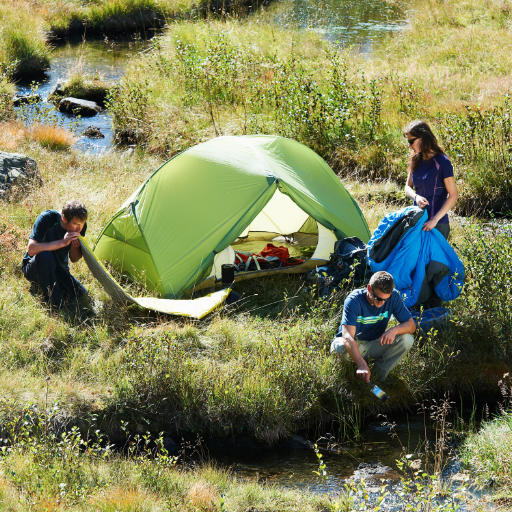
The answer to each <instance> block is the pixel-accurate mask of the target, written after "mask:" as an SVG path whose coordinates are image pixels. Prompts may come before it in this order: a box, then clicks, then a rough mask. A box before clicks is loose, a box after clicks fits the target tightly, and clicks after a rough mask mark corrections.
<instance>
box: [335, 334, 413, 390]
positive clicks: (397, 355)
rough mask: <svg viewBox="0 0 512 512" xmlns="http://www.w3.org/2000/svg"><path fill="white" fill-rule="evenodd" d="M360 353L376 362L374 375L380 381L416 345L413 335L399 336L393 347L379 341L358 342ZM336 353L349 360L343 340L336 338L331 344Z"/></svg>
mask: <svg viewBox="0 0 512 512" xmlns="http://www.w3.org/2000/svg"><path fill="white" fill-rule="evenodd" d="M356 341H357V346H358V347H359V352H361V355H362V356H363V357H364V358H366V357H369V358H371V359H374V360H375V367H374V369H373V373H374V374H375V376H376V377H377V379H379V380H384V379H385V378H386V377H387V376H388V374H389V372H390V371H391V370H392V369H393V368H394V367H395V366H396V365H397V364H398V363H399V361H400V359H401V358H402V357H403V356H404V355H405V354H407V352H409V350H410V349H411V347H412V344H413V343H414V336H413V335H412V334H399V335H398V336H397V337H396V338H395V341H393V343H392V344H391V345H381V344H380V342H379V340H378V339H376V340H371V341H364V340H357V339H356ZM334 352H336V353H337V354H340V355H342V356H344V357H346V358H348V359H350V356H349V354H348V352H347V350H346V349H345V344H344V343H343V338H334V340H333V341H332V343H331V354H332V353H334Z"/></svg>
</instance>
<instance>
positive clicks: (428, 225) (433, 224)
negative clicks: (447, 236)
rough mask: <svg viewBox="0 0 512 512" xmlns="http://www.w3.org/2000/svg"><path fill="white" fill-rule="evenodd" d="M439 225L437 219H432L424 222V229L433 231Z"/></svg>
mask: <svg viewBox="0 0 512 512" xmlns="http://www.w3.org/2000/svg"><path fill="white" fill-rule="evenodd" d="M436 226H437V220H434V219H430V220H427V222H425V224H423V231H432V230H433V229H434V228H435V227H436Z"/></svg>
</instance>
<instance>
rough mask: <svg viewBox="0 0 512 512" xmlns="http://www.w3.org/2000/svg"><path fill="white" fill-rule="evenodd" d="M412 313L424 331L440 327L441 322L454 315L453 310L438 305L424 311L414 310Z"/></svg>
mask: <svg viewBox="0 0 512 512" xmlns="http://www.w3.org/2000/svg"><path fill="white" fill-rule="evenodd" d="M411 315H412V317H413V319H414V321H415V322H416V325H417V326H418V327H419V328H420V329H421V330H422V331H423V332H428V331H430V329H432V327H439V326H440V324H443V323H444V322H447V321H448V320H449V319H450V318H451V317H452V312H451V310H449V309H448V308H444V307H442V306H437V307H435V308H430V309H424V310H423V311H420V310H413V311H411Z"/></svg>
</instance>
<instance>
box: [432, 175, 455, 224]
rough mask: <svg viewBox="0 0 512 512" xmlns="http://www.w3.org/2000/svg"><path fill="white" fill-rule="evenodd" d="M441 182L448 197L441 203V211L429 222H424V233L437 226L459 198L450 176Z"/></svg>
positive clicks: (453, 179) (452, 178)
mask: <svg viewBox="0 0 512 512" xmlns="http://www.w3.org/2000/svg"><path fill="white" fill-rule="evenodd" d="M443 182H444V186H445V187H446V190H447V192H448V197H447V198H446V201H445V202H444V203H443V206H441V209H440V210H439V211H438V212H437V213H436V214H435V215H434V216H433V217H432V218H431V219H430V220H429V221H427V222H425V224H424V225H423V230H424V231H430V230H431V229H434V228H435V227H436V226H437V223H438V222H439V221H440V220H441V219H442V218H443V217H444V216H445V215H446V214H447V213H448V212H449V211H450V210H451V209H452V208H453V207H454V206H455V203H456V202H457V199H458V198H459V193H458V191H457V185H456V183H455V178H454V177H453V176H450V177H449V178H444V180H443Z"/></svg>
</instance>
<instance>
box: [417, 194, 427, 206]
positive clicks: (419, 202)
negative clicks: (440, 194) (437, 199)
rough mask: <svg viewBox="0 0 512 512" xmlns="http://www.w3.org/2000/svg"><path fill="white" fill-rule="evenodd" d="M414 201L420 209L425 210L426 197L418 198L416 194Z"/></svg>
mask: <svg viewBox="0 0 512 512" xmlns="http://www.w3.org/2000/svg"><path fill="white" fill-rule="evenodd" d="M414 200H415V201H416V204H417V205H418V206H419V207H420V208H426V207H427V206H428V204H429V203H428V200H427V198H426V197H423V196H420V195H419V194H416V195H415V196H414Z"/></svg>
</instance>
